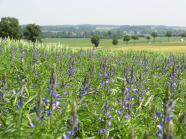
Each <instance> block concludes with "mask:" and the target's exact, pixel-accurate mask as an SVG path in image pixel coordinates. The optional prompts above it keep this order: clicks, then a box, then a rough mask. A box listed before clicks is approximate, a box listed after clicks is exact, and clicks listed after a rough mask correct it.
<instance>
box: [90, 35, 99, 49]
mask: <svg viewBox="0 0 186 139" xmlns="http://www.w3.org/2000/svg"><path fill="white" fill-rule="evenodd" d="M99 40H100V37H99V36H98V35H94V36H93V37H92V38H91V42H92V44H94V45H95V47H96V48H97V47H98V45H99Z"/></svg>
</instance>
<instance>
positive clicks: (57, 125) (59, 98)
mask: <svg viewBox="0 0 186 139" xmlns="http://www.w3.org/2000/svg"><path fill="white" fill-rule="evenodd" d="M144 39H145V38H144ZM89 41H90V40H89ZM110 44H111V43H110ZM35 45H36V47H33V46H34V45H32V44H31V43H29V42H26V41H23V40H21V41H15V40H13V41H10V40H7V39H5V40H4V41H2V40H1V39H0V59H1V62H0V138H5V139H6V138H32V136H33V138H34V139H35V138H44V139H45V138H62V135H64V134H65V133H68V132H69V131H76V132H75V133H74V134H73V133H72V132H70V138H80V139H84V138H89V139H91V138H95V139H102V138H108V137H113V139H125V138H135V139H142V138H144V139H148V138H149V139H151V138H152V139H154V138H156V133H157V132H158V129H157V125H158V124H159V122H160V121H161V118H162V117H163V115H164V113H163V112H164V111H165V105H164V106H163V102H165V100H164V98H166V97H165V96H166V86H167V84H169V86H171V88H170V93H167V94H169V95H168V97H167V98H169V101H170V100H172V101H171V102H172V103H167V104H168V105H172V106H173V110H172V111H171V110H170V109H166V110H167V111H169V112H170V111H171V115H172V116H173V117H172V123H171V124H170V125H171V126H170V129H171V130H169V131H171V132H172V133H171V134H173V135H174V138H178V139H179V138H183V139H185V138H186V133H185V131H186V126H185V125H186V123H185V120H186V112H185V110H186V91H185V90H186V86H185V77H186V72H185V65H184V64H185V61H186V60H185V56H184V54H173V53H171V54H169V53H161V52H151V51H109V50H99V49H97V50H85V51H84V50H79V49H70V48H65V47H63V46H62V45H60V44H58V45H52V46H51V45H49V46H48V45H43V44H40V43H37V44H35ZM47 97H48V99H46V98H47ZM169 101H168V102H169ZM48 110H50V111H51V113H50V115H49V114H48ZM157 112H161V117H158V114H157ZM43 115H44V116H43ZM166 117H170V116H169V115H167V116H166ZM164 118H165V116H164ZM69 119H70V120H69ZM33 123H34V124H33ZM76 125H78V129H77V128H76V130H75V129H73V130H71V129H72V128H74V127H76ZM173 126H174V130H172V127H173ZM103 127H106V130H104V131H103V130H101V129H103ZM167 127H168V125H167ZM100 130H101V131H100ZM101 132H104V133H103V134H102V133H101ZM144 132H145V134H144Z"/></svg>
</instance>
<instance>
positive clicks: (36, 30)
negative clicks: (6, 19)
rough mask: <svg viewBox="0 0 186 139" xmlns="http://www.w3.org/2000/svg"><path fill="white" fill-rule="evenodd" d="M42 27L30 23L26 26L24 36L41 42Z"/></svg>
mask: <svg viewBox="0 0 186 139" xmlns="http://www.w3.org/2000/svg"><path fill="white" fill-rule="evenodd" d="M41 33H42V32H41V27H40V26H39V25H35V24H29V25H27V26H26V30H25V33H24V38H25V39H26V40H29V41H32V42H34V43H35V42H36V41H38V42H41V36H40V35H41Z"/></svg>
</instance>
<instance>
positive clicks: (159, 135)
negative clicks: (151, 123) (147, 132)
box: [156, 130, 163, 138]
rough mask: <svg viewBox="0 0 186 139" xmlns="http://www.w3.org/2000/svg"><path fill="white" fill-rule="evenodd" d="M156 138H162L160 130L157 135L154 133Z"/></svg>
mask: <svg viewBox="0 0 186 139" xmlns="http://www.w3.org/2000/svg"><path fill="white" fill-rule="evenodd" d="M156 137H157V138H162V137H163V133H162V132H161V130H159V131H158V133H156Z"/></svg>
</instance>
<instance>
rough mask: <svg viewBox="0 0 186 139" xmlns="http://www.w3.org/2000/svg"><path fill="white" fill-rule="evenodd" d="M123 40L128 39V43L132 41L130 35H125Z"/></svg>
mask: <svg viewBox="0 0 186 139" xmlns="http://www.w3.org/2000/svg"><path fill="white" fill-rule="evenodd" d="M123 41H126V44H128V41H130V35H125V36H124V38H123Z"/></svg>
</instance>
